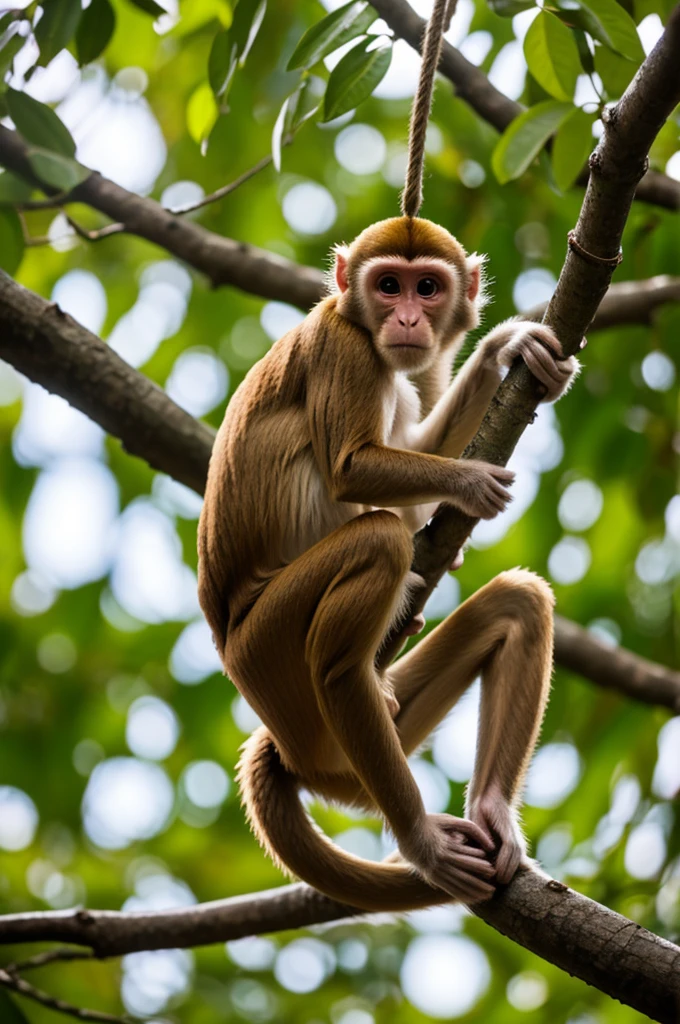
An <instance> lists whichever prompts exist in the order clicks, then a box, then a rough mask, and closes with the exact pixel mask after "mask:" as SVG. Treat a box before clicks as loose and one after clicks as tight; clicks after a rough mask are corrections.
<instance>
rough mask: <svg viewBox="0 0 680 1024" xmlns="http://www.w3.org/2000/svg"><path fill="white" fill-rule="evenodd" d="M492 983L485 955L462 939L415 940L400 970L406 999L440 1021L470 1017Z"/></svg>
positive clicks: (428, 938) (470, 941) (432, 938)
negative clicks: (466, 1015)
mask: <svg viewBox="0 0 680 1024" xmlns="http://www.w3.org/2000/svg"><path fill="white" fill-rule="evenodd" d="M490 981H491V970H490V968H489V961H488V960H487V958H486V954H485V953H484V951H483V950H482V949H481V947H480V946H478V945H477V943H476V942H473V941H472V939H468V938H466V937H464V936H462V935H422V936H420V937H418V938H417V939H413V941H412V942H411V943H410V944H409V947H408V949H407V950H406V955H405V957H404V962H403V964H402V967H401V987H402V989H403V991H404V995H405V996H406V998H407V999H408V1000H409V1002H411V1003H413V1005H414V1006H415V1007H416V1008H417V1009H418V1010H420V1011H421V1012H422V1013H426V1014H428V1015H429V1016H430V1017H434V1018H435V1019H437V1020H448V1019H450V1018H452V1017H462V1016H463V1014H465V1013H469V1012H470V1010H472V1008H473V1007H474V1006H475V1004H476V1003H477V1002H478V1001H479V1000H480V999H481V997H482V996H483V995H484V993H485V992H486V989H487V988H488V986H489V982H490Z"/></svg>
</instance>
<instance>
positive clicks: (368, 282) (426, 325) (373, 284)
mask: <svg viewBox="0 0 680 1024" xmlns="http://www.w3.org/2000/svg"><path fill="white" fill-rule="evenodd" d="M360 288H361V293H362V294H361V303H362V306H363V309H364V312H365V317H366V325H367V326H368V327H369V329H370V330H371V331H372V333H373V339H374V342H375V345H376V348H377V349H378V352H379V354H380V355H381V356H382V358H383V359H384V360H385V362H386V363H387V364H388V365H389V366H390V367H392V369H394V370H407V371H414V370H424V369H426V368H427V366H429V365H430V364H431V363H432V362H433V360H434V359H435V358H436V357H437V355H438V353H439V349H440V347H441V343H442V341H443V340H444V338H445V336H446V334H447V332H448V330H449V329H450V325H451V321H452V317H453V311H454V309H455V305H456V303H455V299H456V281H455V278H454V270H453V267H451V266H450V265H449V264H448V263H446V262H445V261H444V260H438V259H429V258H419V259H414V260H405V259H403V258H401V257H400V258H385V259H383V258H380V259H376V260H371V261H370V262H369V263H367V264H366V265H365V267H364V273H363V274H362V276H361V282H360Z"/></svg>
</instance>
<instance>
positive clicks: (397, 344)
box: [388, 341, 430, 352]
mask: <svg viewBox="0 0 680 1024" xmlns="http://www.w3.org/2000/svg"><path fill="white" fill-rule="evenodd" d="M429 347H430V346H429V345H428V344H427V343H423V342H420V341H393V342H392V343H391V344H390V345H388V348H417V349H420V350H421V352H422V351H423V350H424V349H427V348H429Z"/></svg>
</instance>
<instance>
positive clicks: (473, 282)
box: [467, 263, 481, 302]
mask: <svg viewBox="0 0 680 1024" xmlns="http://www.w3.org/2000/svg"><path fill="white" fill-rule="evenodd" d="M480 281H481V271H480V267H479V264H478V263H476V264H475V265H474V266H472V267H470V273H469V275H468V286H467V297H468V299H469V300H470V302H474V301H475V299H476V298H477V296H478V295H479V285H480Z"/></svg>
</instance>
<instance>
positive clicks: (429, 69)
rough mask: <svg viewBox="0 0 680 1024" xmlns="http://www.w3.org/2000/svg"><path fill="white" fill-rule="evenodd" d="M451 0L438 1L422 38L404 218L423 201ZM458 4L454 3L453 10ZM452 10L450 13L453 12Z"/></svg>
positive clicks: (413, 109)
mask: <svg viewBox="0 0 680 1024" xmlns="http://www.w3.org/2000/svg"><path fill="white" fill-rule="evenodd" d="M448 7H449V0H435V4H434V8H433V10H432V17H431V18H430V20H429V22H428V23H427V28H426V30H425V38H424V40H423V49H422V53H423V63H422V66H421V68H420V79H419V81H418V90H417V92H416V94H415V97H414V99H413V106H412V107H411V122H410V124H409V138H408V167H407V168H406V183H405V185H404V191H403V192H402V194H401V212H402V213H403V214H404V216H405V217H416V216H417V215H418V211H419V210H420V207H421V206H422V202H423V168H424V165H425V133H426V132H427V123H428V121H429V118H430V108H431V107H432V93H433V92H434V78H435V74H436V72H437V66H438V64H439V58H440V57H441V52H442V42H443V39H444V32H445V31H446V29H447V26H448V21H449V18H447V8H448ZM452 9H455V3H452V4H451V10H452ZM451 10H449V12H448V13H449V15H450V13H451Z"/></svg>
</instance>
